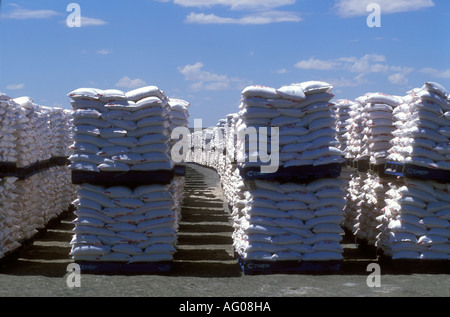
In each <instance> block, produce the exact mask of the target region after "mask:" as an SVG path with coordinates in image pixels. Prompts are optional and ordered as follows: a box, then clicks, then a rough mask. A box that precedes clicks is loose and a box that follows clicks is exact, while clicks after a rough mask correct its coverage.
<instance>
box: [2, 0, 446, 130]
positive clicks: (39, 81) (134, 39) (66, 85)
mask: <svg viewBox="0 0 450 317" xmlns="http://www.w3.org/2000/svg"><path fill="white" fill-rule="evenodd" d="M72 2H76V3H77V4H79V6H80V8H81V17H82V19H81V27H79V28H78V27H75V28H71V27H68V26H67V23H66V20H67V18H68V16H69V15H70V14H71V12H69V11H67V6H68V5H69V4H70V3H72ZM369 3H377V4H378V5H379V7H380V9H381V15H380V18H381V26H380V27H372V28H371V27H369V26H368V25H367V18H368V16H369V15H370V14H371V12H368V11H367V10H366V9H367V5H368V4H369ZM449 30H450V1H449V0H378V1H374V0H320V1H317V0H270V1H267V0H134V1H124V0H112V1H100V0H89V1H87V0H85V1H81V0H80V1H74V0H72V1H63V0H58V1H55V0H33V1H31V0H28V1H25V0H24V1H22V0H12V1H7V0H3V1H1V18H0V92H4V93H6V94H8V95H10V96H11V97H14V98H15V97H20V96H30V97H32V98H33V99H34V101H35V102H36V103H38V104H41V105H46V106H58V107H63V108H69V107H70V104H69V99H68V97H67V96H66V95H67V93H68V92H70V91H72V90H74V89H76V88H80V87H96V88H101V89H107V88H116V89H121V90H123V91H128V90H131V89H133V88H137V87H141V86H144V85H156V86H158V87H159V88H160V89H162V90H164V91H165V92H166V94H167V95H168V96H169V97H171V98H181V99H185V100H187V101H189V102H190V104H191V108H190V114H191V122H192V123H193V119H194V118H201V119H203V123H204V125H205V126H211V125H215V124H216V123H217V121H218V120H219V119H222V118H224V117H225V116H226V115H227V114H228V113H232V112H236V111H238V106H239V103H240V93H241V91H242V90H243V89H244V88H245V87H246V86H248V85H253V84H258V85H266V86H271V87H275V88H278V87H280V86H282V85H287V84H291V83H294V82H302V81H307V80H323V81H327V82H330V83H331V84H333V86H334V89H333V93H334V94H335V98H336V99H338V98H348V99H355V98H357V97H358V96H361V95H363V94H364V93H367V92H383V93H387V94H395V95H405V94H406V92H407V91H408V90H410V89H412V88H415V87H421V86H422V85H423V84H424V82H426V81H435V82H438V83H440V84H442V85H443V86H444V87H446V88H447V89H448V90H450V41H449V38H450V31H449Z"/></svg>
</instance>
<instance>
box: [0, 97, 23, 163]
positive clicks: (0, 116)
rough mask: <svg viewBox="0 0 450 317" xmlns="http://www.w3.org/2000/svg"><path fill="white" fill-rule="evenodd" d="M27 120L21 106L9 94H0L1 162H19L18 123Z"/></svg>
mask: <svg viewBox="0 0 450 317" xmlns="http://www.w3.org/2000/svg"><path fill="white" fill-rule="evenodd" d="M22 120H25V119H24V117H23V116H22V115H21V114H20V106H19V105H18V104H17V103H15V102H14V100H13V99H11V98H10V97H9V96H7V95H5V94H0V162H14V163H15V162H17V151H16V144H17V134H16V129H17V125H18V124H20V123H21V122H22Z"/></svg>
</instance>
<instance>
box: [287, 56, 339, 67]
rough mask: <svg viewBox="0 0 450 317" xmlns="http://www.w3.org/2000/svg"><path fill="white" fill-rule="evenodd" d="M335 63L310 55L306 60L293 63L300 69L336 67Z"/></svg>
mask: <svg viewBox="0 0 450 317" xmlns="http://www.w3.org/2000/svg"><path fill="white" fill-rule="evenodd" d="M336 65H337V63H336V62H334V61H330V60H319V59H315V58H314V57H311V58H310V59H308V60H303V61H299V62H298V63H296V64H295V65H294V67H297V68H301V69H318V70H328V69H333V68H334V67H336Z"/></svg>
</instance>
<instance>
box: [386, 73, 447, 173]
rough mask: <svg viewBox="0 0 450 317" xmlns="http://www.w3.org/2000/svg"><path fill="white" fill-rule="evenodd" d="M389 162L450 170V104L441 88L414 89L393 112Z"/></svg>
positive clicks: (432, 86)
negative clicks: (392, 136)
mask: <svg viewBox="0 0 450 317" xmlns="http://www.w3.org/2000/svg"><path fill="white" fill-rule="evenodd" d="M394 120H395V127H396V130H395V131H393V135H394V136H395V138H393V139H392V141H391V144H392V147H391V149H390V150H389V153H390V155H389V157H388V159H389V160H390V161H394V162H402V163H409V164H413V165H418V166H423V167H428V168H434V169H436V168H437V169H443V170H450V100H449V94H448V93H447V91H446V90H445V88H443V87H442V86H441V85H439V84H437V83H433V82H428V83H426V84H425V85H424V86H423V87H422V88H420V89H413V90H412V91H410V92H409V94H408V95H407V96H406V97H405V98H404V103H403V104H401V105H400V106H399V107H397V108H396V109H395V111H394Z"/></svg>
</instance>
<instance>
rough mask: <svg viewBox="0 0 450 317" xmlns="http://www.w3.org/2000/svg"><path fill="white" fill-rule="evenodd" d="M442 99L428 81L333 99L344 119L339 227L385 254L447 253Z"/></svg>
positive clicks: (449, 191) (449, 201) (449, 120)
mask: <svg viewBox="0 0 450 317" xmlns="http://www.w3.org/2000/svg"><path fill="white" fill-rule="evenodd" d="M448 98H449V95H448V93H447V91H446V90H445V89H444V88H443V87H442V86H440V85H439V84H437V83H433V82H427V83H426V84H425V85H424V86H423V87H421V88H418V89H413V90H411V91H410V92H408V95H406V96H404V97H399V96H389V95H383V94H379V93H377V94H367V95H365V96H362V97H361V98H358V99H357V100H356V101H354V102H349V101H345V100H342V101H340V102H338V103H337V107H338V108H339V107H342V109H340V110H338V112H339V113H340V114H342V116H339V118H340V119H341V120H338V121H339V122H340V124H341V126H344V125H345V122H347V124H346V127H347V129H346V131H345V129H344V132H345V133H343V134H342V140H343V141H344V142H343V148H342V149H343V151H344V152H345V153H346V158H347V161H346V162H347V164H346V165H347V166H346V167H345V168H343V169H345V170H346V171H347V174H346V175H347V178H346V179H347V192H348V194H347V207H346V216H345V222H344V226H345V228H346V229H347V230H349V231H351V232H352V233H353V234H354V235H355V237H356V238H357V239H358V240H359V241H360V242H361V243H363V244H367V245H369V246H373V247H375V248H376V250H377V251H379V253H380V254H381V255H383V256H386V257H387V258H390V259H393V260H400V259H402V260H420V261H422V260H423V261H427V260H428V261H429V260H448V259H449V258H450V243H449V238H450V225H449V224H450V222H449V221H450V186H449V185H450V168H449V165H448V164H449V163H448V162H449V161H450V160H449V159H450V155H449V154H450V139H449V137H450V133H449V131H450V115H449V114H450V112H449V110H450V102H449V99H448ZM346 109H347V110H346ZM370 109H377V110H374V111H371V112H367V111H370ZM367 113H369V115H367ZM374 126H375V127H376V128H374ZM375 129H376V130H375ZM373 131H377V132H376V134H375V135H369V134H367V133H368V132H373ZM357 136H359V140H358V139H357Z"/></svg>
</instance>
